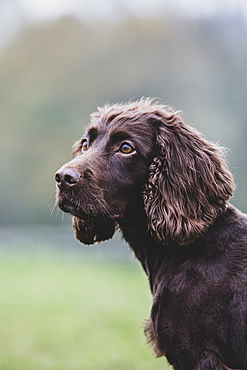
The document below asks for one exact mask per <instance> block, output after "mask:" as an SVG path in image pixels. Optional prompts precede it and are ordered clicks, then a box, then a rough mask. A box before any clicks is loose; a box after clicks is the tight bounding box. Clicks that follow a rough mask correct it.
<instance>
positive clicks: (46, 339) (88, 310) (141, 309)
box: [0, 258, 169, 370]
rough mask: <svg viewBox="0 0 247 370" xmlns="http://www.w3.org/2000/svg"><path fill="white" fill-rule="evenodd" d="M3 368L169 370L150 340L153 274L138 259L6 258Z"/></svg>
mask: <svg viewBox="0 0 247 370" xmlns="http://www.w3.org/2000/svg"><path fill="white" fill-rule="evenodd" d="M0 281H1V284H0V369H1V370H48V369H49V370H77V369H78V370H153V369H155V370H159V369H162V370H165V369H168V368H169V367H168V366H167V365H166V361H165V359H164V358H162V359H156V358H155V357H154V356H153V354H152V350H151V349H150V348H148V346H147V345H146V342H145V336H144V334H143V330H142V326H143V323H144V320H145V318H147V317H148V316H149V310H150V307H151V296H150V293H149V287H148V283H147V279H146V277H145V275H144V274H143V272H142V270H141V268H138V266H136V265H134V264H128V263H126V264H119V263H118V264H116V263H115V264H113V263H106V262H104V263H100V262H92V261H91V262H88V263H87V262H86V261H84V262H81V261H77V262H76V261H68V260H66V261H64V260H58V259H57V260H56V259H55V258H53V259H52V258H50V259H47V260H43V261H42V260H38V259H31V260H30V259H29V260H28V259H25V258H24V259H13V258H12V259H8V258H3V259H2V261H1V262H0Z"/></svg>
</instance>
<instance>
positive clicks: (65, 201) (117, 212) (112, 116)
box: [55, 99, 233, 245]
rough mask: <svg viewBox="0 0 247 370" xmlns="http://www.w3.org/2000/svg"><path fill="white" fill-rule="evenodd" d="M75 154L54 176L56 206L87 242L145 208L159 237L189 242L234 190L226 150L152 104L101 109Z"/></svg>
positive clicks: (167, 241)
mask: <svg viewBox="0 0 247 370" xmlns="http://www.w3.org/2000/svg"><path fill="white" fill-rule="evenodd" d="M74 154H75V155H76V157H75V158H74V159H73V160H72V161H71V162H69V163H67V164H65V165H64V166H63V167H61V168H60V170H59V171H58V172H57V173H56V175H55V177H56V181H57V204H58V206H59V207H60V208H61V209H62V210H63V211H65V212H69V213H71V214H72V215H73V216H74V217H73V225H74V228H75V231H76V236H77V238H78V239H79V240H80V241H82V242H84V243H86V244H92V243H94V242H96V241H102V240H105V239H109V238H111V237H112V235H113V234H114V231H115V225H116V222H118V220H120V219H121V218H123V217H125V216H126V214H127V213H128V212H132V213H133V212H135V209H136V207H137V205H138V206H140V203H141V204H142V207H144V210H145V212H146V216H147V225H148V226H149V228H150V230H151V232H152V234H153V235H154V237H155V238H156V239H158V240H160V241H161V242H162V243H163V244H171V243H175V244H179V245H187V244H189V243H190V242H192V241H194V240H195V239H196V238H197V237H198V236H200V235H201V234H203V232H205V231H206V230H207V228H208V227H209V226H210V225H211V224H212V222H213V221H214V220H215V218H216V217H217V216H218V215H219V214H220V213H222V212H223V211H224V209H225V207H226V202H227V200H228V199H229V197H230V196H231V195H232V191H233V180H232V177H231V174H230V172H229V171H228V169H227V167H226V164H225V162H224V161H223V160H222V158H221V156H220V148H219V147H217V146H216V145H214V144H211V143H209V142H207V141H206V140H205V139H204V138H203V137H202V135H200V134H199V133H198V132H196V131H195V130H194V129H192V128H191V127H190V126H188V125H187V124H186V123H184V122H183V121H182V120H181V119H180V117H179V115H178V114H177V113H176V112H174V111H173V110H172V109H171V108H167V107H164V106H162V105H159V104H156V103H152V101H151V100H150V99H142V100H140V101H137V102H133V103H128V104H116V105H113V106H105V107H103V108H100V109H99V110H98V112H96V113H95V114H93V115H92V116H91V124H90V126H89V128H88V130H87V132H86V134H85V136H84V137H83V138H82V139H81V140H79V141H78V142H77V143H76V144H75V146H74Z"/></svg>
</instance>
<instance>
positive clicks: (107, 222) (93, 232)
mask: <svg viewBox="0 0 247 370" xmlns="http://www.w3.org/2000/svg"><path fill="white" fill-rule="evenodd" d="M72 224H73V229H74V232H75V236H76V238H77V239H78V240H79V241H80V242H82V243H84V244H94V243H97V242H98V243H99V242H102V241H104V240H107V239H110V238H112V236H113V234H114V232H115V221H114V220H112V219H110V218H109V219H103V218H102V219H100V218H93V217H88V218H85V219H79V218H77V217H75V216H73V218H72Z"/></svg>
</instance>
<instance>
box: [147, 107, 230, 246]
mask: <svg viewBox="0 0 247 370" xmlns="http://www.w3.org/2000/svg"><path fill="white" fill-rule="evenodd" d="M154 125H155V126H156V131H157V136H156V148H157V153H156V156H155V157H154V159H153V162H152V164H151V166H150V173H149V178H148V183H147V184H146V186H145V190H144V193H143V197H144V206H145V211H146V214H147V217H148V222H149V228H150V230H151V232H152V234H153V235H154V236H155V238H156V239H158V240H159V241H161V242H162V243H163V244H166V245H174V244H175V245H188V244H190V243H192V242H193V241H194V240H195V239H196V238H197V237H198V236H200V235H202V234H203V233H204V232H205V231H206V230H207V228H208V227H209V226H210V225H211V224H212V223H213V221H214V220H215V218H216V217H217V216H218V215H219V214H221V213H222V212H223V211H224V210H225V208H226V204H227V200H228V199H229V198H230V196H231V195H232V192H233V189H234V183H233V179H232V175H231V173H230V172H229V170H228V169H227V166H226V164H225V162H224V160H223V159H222V158H221V156H220V154H221V148H220V147H218V146H217V145H215V144H211V143H209V142H207V141H206V140H205V139H204V137H203V136H202V135H201V134H199V133H198V132H197V131H196V130H194V129H193V128H191V127H190V126H188V125H187V124H186V123H184V122H183V121H182V120H181V119H180V118H179V116H178V115H176V114H175V113H174V114H171V115H170V119H167V117H163V118H162V117H161V114H160V115H159V117H158V120H157V121H156V123H154Z"/></svg>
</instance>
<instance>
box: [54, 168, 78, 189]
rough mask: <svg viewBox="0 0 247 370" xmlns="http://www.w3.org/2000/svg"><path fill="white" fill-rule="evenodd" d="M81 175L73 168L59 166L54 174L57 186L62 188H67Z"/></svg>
mask: <svg viewBox="0 0 247 370" xmlns="http://www.w3.org/2000/svg"><path fill="white" fill-rule="evenodd" d="M80 177H81V175H80V174H79V172H78V171H77V170H75V169H74V168H66V167H65V168H63V167H62V168H60V170H58V171H57V173H56V174H55V180H56V182H57V186H58V187H59V188H60V189H63V190H69V189H71V187H73V186H75V185H76V184H77V183H78V181H79V180H80Z"/></svg>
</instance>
